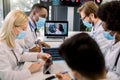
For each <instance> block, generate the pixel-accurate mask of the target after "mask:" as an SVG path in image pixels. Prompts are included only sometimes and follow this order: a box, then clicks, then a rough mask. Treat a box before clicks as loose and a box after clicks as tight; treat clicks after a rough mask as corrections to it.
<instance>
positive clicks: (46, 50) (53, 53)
mask: <svg viewBox="0 0 120 80" xmlns="http://www.w3.org/2000/svg"><path fill="white" fill-rule="evenodd" d="M42 50H43V52H44V53H48V54H50V55H51V56H52V61H58V60H63V58H62V57H61V56H60V55H59V53H58V50H59V48H43V49H42Z"/></svg>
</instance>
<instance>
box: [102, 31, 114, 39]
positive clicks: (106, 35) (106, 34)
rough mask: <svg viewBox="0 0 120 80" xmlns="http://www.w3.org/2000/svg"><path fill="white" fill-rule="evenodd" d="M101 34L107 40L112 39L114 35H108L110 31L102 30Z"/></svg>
mask: <svg viewBox="0 0 120 80" xmlns="http://www.w3.org/2000/svg"><path fill="white" fill-rule="evenodd" d="M103 35H104V37H105V38H106V39H107V40H114V39H115V36H112V35H110V32H104V33H103Z"/></svg>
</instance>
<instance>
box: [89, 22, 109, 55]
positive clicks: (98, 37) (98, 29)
mask: <svg viewBox="0 0 120 80" xmlns="http://www.w3.org/2000/svg"><path fill="white" fill-rule="evenodd" d="M103 32H104V29H103V27H102V21H101V20H99V21H98V22H97V24H96V25H94V26H93V27H92V30H91V32H90V35H91V36H92V38H93V39H95V41H96V42H97V43H98V45H99V47H100V49H101V51H102V53H103V55H105V54H106V53H105V52H106V49H107V48H108V47H109V46H110V45H111V41H110V40H107V39H106V38H105V37H104V35H103Z"/></svg>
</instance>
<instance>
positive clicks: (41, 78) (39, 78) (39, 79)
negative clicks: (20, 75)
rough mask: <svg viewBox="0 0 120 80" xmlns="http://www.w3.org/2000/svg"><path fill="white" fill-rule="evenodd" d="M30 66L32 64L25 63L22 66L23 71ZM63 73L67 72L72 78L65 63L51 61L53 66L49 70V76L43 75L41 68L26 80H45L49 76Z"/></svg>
mask: <svg viewBox="0 0 120 80" xmlns="http://www.w3.org/2000/svg"><path fill="white" fill-rule="evenodd" d="M31 64H32V62H26V63H25V64H24V66H23V69H26V68H28V67H29V66H30V65H31ZM63 71H68V72H69V74H70V75H71V77H72V74H71V70H70V68H69V67H68V66H67V65H66V63H65V61H63V60H61V61H53V65H52V66H51V68H50V72H51V74H49V75H46V74H43V68H42V69H41V70H40V71H39V72H36V73H33V74H32V76H31V77H29V78H28V79H26V80H45V78H47V77H49V76H51V75H54V74H56V73H59V72H63Z"/></svg>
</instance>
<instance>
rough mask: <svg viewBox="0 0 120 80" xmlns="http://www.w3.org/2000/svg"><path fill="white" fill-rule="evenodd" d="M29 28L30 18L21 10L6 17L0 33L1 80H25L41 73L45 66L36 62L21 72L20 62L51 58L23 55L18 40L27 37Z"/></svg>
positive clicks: (35, 54)
mask: <svg viewBox="0 0 120 80" xmlns="http://www.w3.org/2000/svg"><path fill="white" fill-rule="evenodd" d="M27 26H28V18H27V16H26V15H25V14H24V13H23V12H21V11H20V10H13V11H11V12H10V13H9V14H8V15H7V16H6V18H5V20H4V23H3V26H2V27H1V31H0V80H24V79H26V78H27V77H29V76H31V74H32V73H34V72H37V71H39V70H40V69H41V67H42V65H43V64H42V63H40V62H36V63H34V64H32V65H31V66H30V67H29V68H28V69H24V70H22V69H21V70H20V67H21V64H20V62H23V61H37V59H39V58H42V59H44V60H46V59H48V58H49V57H50V55H48V54H42V53H34V54H30V53H23V50H22V48H21V47H20V46H19V45H18V44H17V43H16V39H23V38H24V37H25V34H26V33H25V31H26V28H27Z"/></svg>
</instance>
